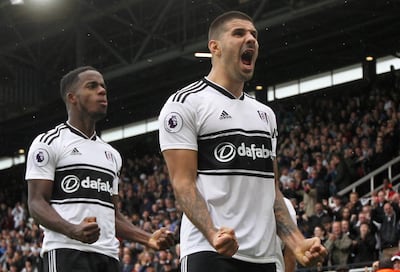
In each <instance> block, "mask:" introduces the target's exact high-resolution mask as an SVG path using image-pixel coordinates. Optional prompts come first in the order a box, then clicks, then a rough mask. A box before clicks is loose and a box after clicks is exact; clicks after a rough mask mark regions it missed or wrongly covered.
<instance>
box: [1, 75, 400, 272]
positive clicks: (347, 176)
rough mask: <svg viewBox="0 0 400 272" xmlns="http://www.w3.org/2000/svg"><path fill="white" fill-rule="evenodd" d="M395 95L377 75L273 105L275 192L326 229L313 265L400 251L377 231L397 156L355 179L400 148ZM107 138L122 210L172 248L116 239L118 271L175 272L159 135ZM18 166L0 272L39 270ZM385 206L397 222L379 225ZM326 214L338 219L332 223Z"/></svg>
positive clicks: (364, 263) (365, 263)
mask: <svg viewBox="0 0 400 272" xmlns="http://www.w3.org/2000/svg"><path fill="white" fill-rule="evenodd" d="M399 93H400V89H399V86H398V85H393V84H392V81H390V80H387V79H386V78H384V77H382V78H381V79H380V80H379V81H377V82H376V84H375V85H372V86H371V85H368V86H364V85H362V84H356V85H343V86H340V87H335V89H329V90H321V91H318V92H316V93H313V94H307V95H303V97H293V98H288V99H286V100H282V101H275V102H273V103H272V104H271V107H273V108H274V109H275V111H276V112H277V115H278V123H279V128H280V129H279V130H280V144H279V152H278V159H279V165H280V169H281V171H282V172H283V173H282V177H284V178H281V181H282V183H281V186H282V191H283V192H284V194H285V195H286V196H287V197H288V198H290V199H291V200H292V202H293V204H294V205H295V209H296V212H297V216H298V224H299V226H300V227H301V229H302V230H303V233H304V235H305V236H308V237H310V236H314V235H316V231H315V229H316V228H319V229H320V230H322V233H324V234H323V235H320V238H321V240H322V242H323V243H324V244H325V245H327V243H328V244H329V242H328V241H330V242H331V243H330V244H331V245H332V244H333V246H332V249H331V253H330V255H329V256H328V258H327V259H326V262H325V263H324V264H322V265H321V267H320V268H319V270H320V271H328V270H335V269H336V270H339V268H340V267H343V265H346V267H347V269H350V270H351V271H359V269H361V268H363V267H371V266H372V263H373V261H375V260H377V259H378V258H379V257H380V256H381V255H382V254H383V252H384V251H385V249H387V248H388V247H387V246H389V247H393V248H394V249H393V250H394V251H396V252H397V251H399V248H398V242H399V238H400V237H399V236H398V235H394V236H392V237H389V238H390V239H394V240H393V241H392V244H387V237H385V235H383V234H384V233H382V231H381V230H382V229H384V230H385V233H389V231H396V230H398V228H399V226H400V223H399V218H400V206H399V205H400V202H399V200H400V194H399V191H398V186H397V185H398V184H399V178H398V174H399V172H400V169H399V163H397V164H396V163H395V164H393V165H392V167H391V168H390V169H391V170H390V172H386V171H382V172H379V173H378V174H377V175H374V178H375V179H374V183H373V188H371V187H370V183H368V181H370V179H367V180H366V181H367V183H364V184H361V185H360V186H358V187H357V188H356V187H354V186H353V185H354V184H356V183H357V181H359V180H360V179H362V178H363V177H366V176H368V174H370V173H373V172H374V170H375V169H377V168H379V167H381V166H382V165H384V164H385V163H387V162H389V161H391V160H393V159H395V160H396V159H397V158H398V157H399V155H400V149H399V148H400V146H399V142H400V141H399V139H400V101H399ZM144 139H145V140H144ZM135 143H136V144H135ZM114 145H115V146H116V147H117V148H118V149H119V150H120V151H121V153H122V154H123V157H124V166H123V170H122V172H121V178H120V193H119V194H120V198H121V203H120V209H121V210H122V211H123V213H124V214H125V215H126V217H128V218H129V219H130V220H131V221H132V223H134V224H135V225H138V226H140V227H141V228H142V229H144V230H147V231H154V230H155V229H157V228H159V227H161V226H165V227H168V228H169V229H170V230H171V231H173V232H174V233H175V234H176V242H177V246H176V247H175V248H171V249H170V250H167V251H160V252H154V251H151V250H148V249H147V248H144V247H143V246H141V245H140V244H137V243H131V242H127V241H121V248H120V259H121V270H120V271H124V272H125V271H147V270H146V269H147V268H149V267H153V268H154V271H177V270H176V269H178V266H179V226H180V219H181V212H180V209H179V206H177V205H176V203H175V200H174V194H173V191H172V187H171V184H170V181H169V179H168V171H167V168H166V166H165V164H164V162H163V159H162V156H161V154H160V153H159V152H158V144H157V137H156V133H153V134H150V135H144V136H140V137H137V138H136V139H130V140H124V141H121V142H116V143H114ZM23 173H24V167H23V166H22V165H20V166H16V167H13V168H11V169H7V170H4V171H2V172H1V173H0V174H1V176H0V177H1V181H0V185H1V186H0V219H1V220H0V271H40V258H39V255H38V254H39V251H40V247H41V239H42V232H41V230H40V227H39V226H38V225H37V224H36V223H35V222H34V220H33V219H32V218H30V216H29V211H28V210H27V207H26V184H25V181H24V180H23ZM388 174H390V176H389V175H388ZM396 175H397V178H395V179H393V177H396ZM340 179H342V180H340ZM343 182H344V183H343ZM290 188H292V189H294V190H290ZM341 191H342V192H343V191H344V192H345V193H342V194H340V193H341ZM334 199H339V200H340V201H334ZM339 203H341V205H340V204H339ZM385 203H389V204H388V205H386V206H385ZM387 206H388V207H387ZM384 207H386V208H384ZM314 208H315V209H314ZM390 208H391V213H392V214H393V215H395V216H394V217H392V218H394V219H395V223H396V224H395V229H390V228H388V226H387V224H386V223H385V222H387V220H385V218H386V217H388V216H390V214H389V212H388V211H387V209H390ZM333 221H338V222H340V223H339V224H335V226H336V227H335V230H334V231H333V230H332V225H333ZM396 233H397V232H396ZM343 236H346V237H347V238H348V239H349V240H350V241H351V244H350V246H349V248H348V249H347V251H344V252H341V253H340V256H342V255H345V257H344V260H341V259H343V258H338V257H337V256H339V255H337V254H339V253H334V252H338V250H340V249H339V248H335V246H336V245H335V240H337V239H339V238H340V237H343ZM385 241H386V242H385ZM365 249H367V251H365ZM366 254H367V255H366ZM371 256H372V258H371ZM28 267H32V269H31V270H29V269H30V268H28ZM150 269H151V268H149V271H151V270H150ZM173 269H175V270H173ZM297 269H298V270H299V271H302V270H303V268H301V267H300V266H298V268H297Z"/></svg>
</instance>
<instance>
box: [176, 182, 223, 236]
mask: <svg viewBox="0 0 400 272" xmlns="http://www.w3.org/2000/svg"><path fill="white" fill-rule="evenodd" d="M189 191H190V192H189ZM178 198H179V200H178V202H179V203H180V204H181V206H182V208H183V210H184V212H185V214H186V216H187V217H188V218H189V219H190V221H192V223H193V224H194V225H195V226H197V227H198V228H199V230H200V231H201V232H202V233H203V234H204V236H205V237H206V238H209V237H208V235H207V233H209V231H210V230H215V231H217V230H216V229H215V227H214V224H213V222H212V220H211V217H210V213H209V211H208V209H207V205H206V203H205V201H204V198H203V196H202V195H201V194H200V192H199V191H198V190H197V188H194V190H188V191H187V192H185V193H181V194H179V196H178Z"/></svg>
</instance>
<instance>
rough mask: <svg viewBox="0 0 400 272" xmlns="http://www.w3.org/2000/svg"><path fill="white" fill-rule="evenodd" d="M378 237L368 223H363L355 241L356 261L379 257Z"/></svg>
mask: <svg viewBox="0 0 400 272" xmlns="http://www.w3.org/2000/svg"><path fill="white" fill-rule="evenodd" d="M375 245H376V239H375V237H374V235H373V234H372V233H371V231H370V228H369V224H368V223H361V224H360V227H359V234H358V235H357V237H356V239H355V240H354V241H353V253H354V260H353V262H355V263H363V262H370V261H371V260H376V259H377V257H378V256H377V252H376V248H375Z"/></svg>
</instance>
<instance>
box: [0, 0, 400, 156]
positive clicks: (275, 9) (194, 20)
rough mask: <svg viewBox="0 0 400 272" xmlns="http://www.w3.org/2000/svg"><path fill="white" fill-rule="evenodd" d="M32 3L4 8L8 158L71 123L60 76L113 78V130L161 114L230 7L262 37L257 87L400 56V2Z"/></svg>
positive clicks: (202, 67) (2, 103)
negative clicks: (82, 72)
mask: <svg viewBox="0 0 400 272" xmlns="http://www.w3.org/2000/svg"><path fill="white" fill-rule="evenodd" d="M38 1H40V0H30V1H29V0H25V1H22V2H24V4H20V5H12V4H11V3H12V2H13V3H14V2H18V1H15V0H14V1H8V0H2V1H1V2H0V37H1V43H0V145H1V149H0V157H1V156H10V155H14V154H15V152H17V150H18V149H19V148H27V147H28V146H29V144H30V142H31V141H32V139H33V137H34V136H35V135H36V134H38V133H39V132H42V131H44V130H47V129H48V128H50V127H52V126H54V125H56V124H58V123H59V122H61V121H63V120H65V118H66V114H65V107H64V105H63V103H62V101H61V99H60V98H59V91H58V89H59V87H58V84H59V79H60V77H61V76H62V75H63V74H65V73H66V72H67V71H69V70H71V69H73V68H75V67H77V66H80V65H92V66H95V67H97V68H99V69H100V70H101V71H102V72H103V74H104V75H105V78H106V81H107V85H108V90H109V99H110V108H109V114H108V117H107V118H106V119H105V120H104V121H102V122H101V123H100V124H99V126H100V128H101V129H106V128H110V127H114V126H119V125H121V124H124V123H127V122H135V121H139V120H142V119H145V118H149V117H154V116H156V115H157V114H158V111H159V110H160V108H161V105H162V103H163V102H164V101H165V99H166V98H167V97H168V96H169V95H170V94H171V93H172V92H173V91H174V90H175V89H176V88H178V87H179V86H182V85H184V84H186V83H189V82H190V81H193V80H195V79H197V78H199V77H201V76H204V75H206V74H207V72H208V70H209V68H210V63H209V60H208V59H199V58H195V57H194V53H195V52H207V37H206V33H207V29H208V25H209V23H210V21H211V20H212V19H213V18H215V17H216V16H217V15H219V14H220V13H222V12H224V11H228V10H240V11H243V12H246V13H247V14H249V15H250V16H252V17H253V18H254V20H255V24H256V27H257V29H258V31H259V42H260V56H259V60H258V62H257V68H256V73H255V76H254V79H253V80H252V81H251V82H249V83H248V86H247V88H248V89H252V88H254V86H255V85H259V84H261V85H273V84H277V83H280V82H285V81H288V80H291V79H297V78H300V77H304V76H307V75H312V74H317V73H320V72H324V71H327V70H331V69H335V68H339V67H343V66H346V65H350V64H353V63H357V62H361V61H363V59H364V58H365V57H366V56H367V55H371V56H374V57H381V56H386V55H394V56H396V54H398V53H396V52H400V16H399V14H400V1H399V0H385V1H383V0H376V1H371V0H319V1H315V0H314V1H312V0H281V1H272V0H207V1H205V0H162V1H160V0H119V1H117V0H90V1H89V0H58V1H50V0H41V1H42V2H38Z"/></svg>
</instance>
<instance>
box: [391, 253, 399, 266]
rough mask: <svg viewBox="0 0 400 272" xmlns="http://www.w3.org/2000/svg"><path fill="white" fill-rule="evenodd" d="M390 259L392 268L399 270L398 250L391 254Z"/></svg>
mask: <svg viewBox="0 0 400 272" xmlns="http://www.w3.org/2000/svg"><path fill="white" fill-rule="evenodd" d="M390 260H391V261H392V263H393V268H394V269H395V270H400V252H397V253H396V254H394V255H393V256H392V258H390Z"/></svg>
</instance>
